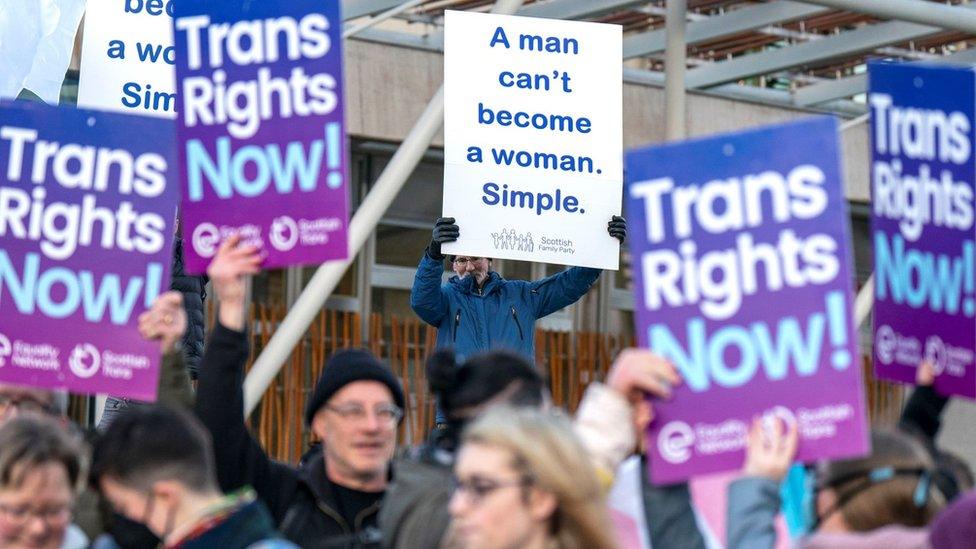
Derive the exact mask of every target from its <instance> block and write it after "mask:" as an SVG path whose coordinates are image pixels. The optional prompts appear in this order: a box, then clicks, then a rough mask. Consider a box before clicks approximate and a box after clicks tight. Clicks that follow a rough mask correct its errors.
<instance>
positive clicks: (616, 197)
mask: <svg viewBox="0 0 976 549" xmlns="http://www.w3.org/2000/svg"><path fill="white" fill-rule="evenodd" d="M446 17H447V19H446V22H445V43H444V46H445V55H444V72H445V82H444V137H445V146H446V151H445V160H444V215H445V216H450V217H455V218H456V219H457V220H458V224H459V226H460V227H461V237H460V239H459V240H458V241H457V242H456V243H449V244H445V245H444V248H443V251H444V252H445V253H466V254H471V255H480V256H487V257H496V258H508V259H521V260H527V261H540V262H547V263H559V264H564V265H581V266H588V267H599V268H604V269H616V268H617V266H618V256H619V244H618V243H617V241H616V240H614V239H613V238H612V237H610V236H609V235H608V234H607V231H606V224H607V221H608V220H609V219H610V218H611V216H613V215H615V214H619V213H620V201H621V199H620V196H621V190H622V157H621V147H622V137H621V132H622V130H621V101H622V99H621V67H620V57H621V30H620V27H618V26H615V25H604V24H597V23H580V22H569V21H555V20H547V19H538V18H530V17H512V16H504V15H486V14H477V13H468V12H453V11H448V12H447V15H446Z"/></svg>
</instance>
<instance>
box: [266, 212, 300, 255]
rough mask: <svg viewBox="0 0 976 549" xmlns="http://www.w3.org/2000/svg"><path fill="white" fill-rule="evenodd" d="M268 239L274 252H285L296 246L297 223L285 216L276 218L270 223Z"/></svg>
mask: <svg viewBox="0 0 976 549" xmlns="http://www.w3.org/2000/svg"><path fill="white" fill-rule="evenodd" d="M268 238H269V240H271V245H272V246H274V247H275V249H276V250H278V251H281V252H287V251H288V250H291V249H292V248H294V247H295V244H298V223H295V220H294V219H292V218H291V217H289V216H287V215H282V216H280V217H276V218H274V220H273V221H272V222H271V232H270V233H269V234H268Z"/></svg>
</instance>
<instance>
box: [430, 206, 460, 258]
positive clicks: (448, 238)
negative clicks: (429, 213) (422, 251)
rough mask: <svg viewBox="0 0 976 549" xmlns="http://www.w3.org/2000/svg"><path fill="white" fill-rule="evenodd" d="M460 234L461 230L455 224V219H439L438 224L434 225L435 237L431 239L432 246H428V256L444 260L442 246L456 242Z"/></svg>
mask: <svg viewBox="0 0 976 549" xmlns="http://www.w3.org/2000/svg"><path fill="white" fill-rule="evenodd" d="M458 234H460V229H459V228H458V226H457V225H455V224H454V218H453V217H442V218H440V219H438V220H437V223H434V234H433V237H432V238H431V239H430V244H428V245H427V255H428V256H430V258H431V259H436V260H438V261H440V260H442V259H444V254H442V253H441V244H443V243H445V242H454V241H455V240H457V239H458Z"/></svg>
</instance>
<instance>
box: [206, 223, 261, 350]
mask: <svg viewBox="0 0 976 549" xmlns="http://www.w3.org/2000/svg"><path fill="white" fill-rule="evenodd" d="M259 272H261V254H260V253H258V249H257V248H256V247H254V246H251V245H250V244H241V236H240V235H236V234H235V235H231V236H229V237H227V239H226V240H224V241H223V242H222V243H221V244H220V248H218V249H217V255H216V256H214V259H213V261H212V262H211V263H210V267H209V268H207V276H209V277H210V281H211V282H212V283H213V287H214V293H215V294H217V302H218V303H219V304H220V311H219V312H218V318H219V319H220V323H221V324H222V325H223V326H224V327H225V328H230V329H231V330H236V331H241V330H243V329H244V303H245V301H246V299H247V280H246V279H245V276H246V275H254V274H258V273H259Z"/></svg>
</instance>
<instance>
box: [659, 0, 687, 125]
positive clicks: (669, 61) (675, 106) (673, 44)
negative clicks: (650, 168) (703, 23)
mask: <svg viewBox="0 0 976 549" xmlns="http://www.w3.org/2000/svg"><path fill="white" fill-rule="evenodd" d="M667 1H668V4H667V6H668V15H667V18H666V19H665V29H666V32H667V35H668V41H667V48H666V50H665V55H664V113H665V119H664V122H665V124H664V138H665V139H667V140H669V141H670V140H675V139H684V137H685V134H686V133H687V132H686V128H685V94H686V92H685V70H686V65H687V62H688V60H687V57H688V46H687V44H685V24H686V22H687V21H686V17H687V15H688V1H687V0H667Z"/></svg>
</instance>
